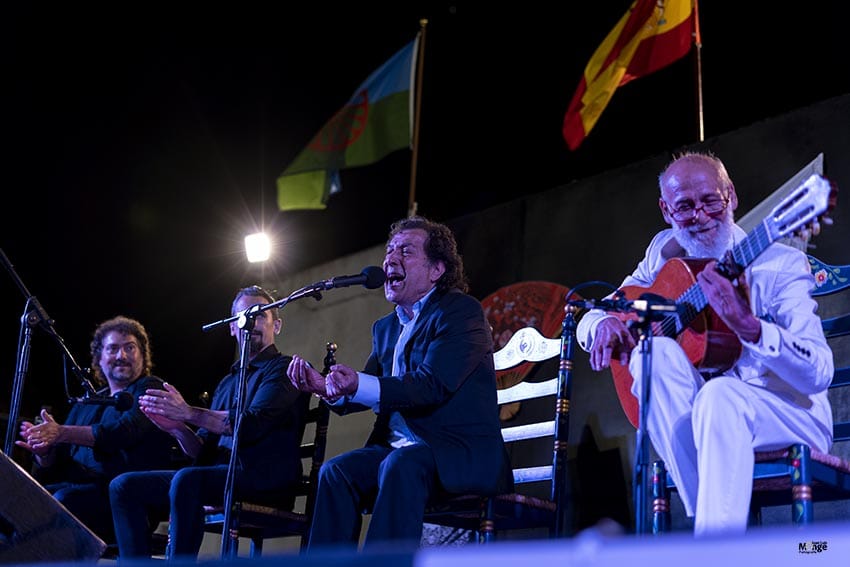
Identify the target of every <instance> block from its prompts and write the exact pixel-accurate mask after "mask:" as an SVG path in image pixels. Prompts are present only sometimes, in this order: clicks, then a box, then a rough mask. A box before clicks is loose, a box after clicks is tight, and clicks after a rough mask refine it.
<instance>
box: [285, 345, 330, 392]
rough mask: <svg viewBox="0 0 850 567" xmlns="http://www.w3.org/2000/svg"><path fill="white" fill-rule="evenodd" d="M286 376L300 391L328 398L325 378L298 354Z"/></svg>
mask: <svg viewBox="0 0 850 567" xmlns="http://www.w3.org/2000/svg"><path fill="white" fill-rule="evenodd" d="M286 375H287V376H289V381H290V382H292V385H293V386H294V387H295V388H297V389H298V390H301V391H302V392H307V393H309V394H316V395H317V396H319V397H321V398H325V397H328V392H327V390H326V388H325V377H324V376H322V374H321V372H319V371H318V370H316V369H315V368H313V366H312V365H311V364H310V363H309V362H307V361H306V360H304V359H303V358H301V357H300V356H298V355H297V354H296V355H293V357H292V362H290V363H289V368H287V369H286Z"/></svg>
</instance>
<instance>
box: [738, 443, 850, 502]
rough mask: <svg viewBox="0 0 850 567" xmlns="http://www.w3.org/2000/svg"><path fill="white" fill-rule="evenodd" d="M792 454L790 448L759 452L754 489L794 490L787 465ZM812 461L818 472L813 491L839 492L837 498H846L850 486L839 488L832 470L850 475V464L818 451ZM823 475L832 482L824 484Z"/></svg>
mask: <svg viewBox="0 0 850 567" xmlns="http://www.w3.org/2000/svg"><path fill="white" fill-rule="evenodd" d="M789 454H790V450H789V449H778V450H776V451H756V453H755V462H756V469H755V477H754V479H753V490H755V491H774V490H788V489H790V488H791V476H790V475H789V474H788V466H789V465H788V464H787V460H788V459H789ZM810 458H811V465H812V467H813V468H814V469H815V470H813V471H812V473H813V474H812V478H813V483H812V485H813V489H814V490H819V491H820V492H829V493H832V492H835V493H836V496H839V495H841V494H842V492H843V493H844V494H845V496H846V491H847V490H850V486H844V487H843V488H842V487H841V486H840V485H839V486H838V487H836V486H835V484H836V479H835V478H833V474H832V473H831V472H830V471H834V472H836V473H839V474H850V461H848V460H846V459H842V458H841V457H838V456H836V455H831V454H829V453H821V452H820V451H816V450H814V449H812V450H811V453H810ZM771 465H774V466H771ZM823 475H827V477H828V478H829V481H830V482H829V483H827V484H824V483H823V482H822V481H821V480H820V479H821V478H823Z"/></svg>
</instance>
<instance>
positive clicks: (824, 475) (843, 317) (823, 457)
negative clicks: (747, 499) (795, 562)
mask: <svg viewBox="0 0 850 567" xmlns="http://www.w3.org/2000/svg"><path fill="white" fill-rule="evenodd" d="M809 264H810V265H811V268H812V273H813V274H814V276H815V281H816V284H817V287H816V288H815V290H813V291H812V296H814V297H816V298H817V299H818V303H819V304H820V305H821V310H823V308H824V307H826V308H831V309H830V311H832V312H837V313H838V314H837V315H834V316H833V315H830V316H828V317H827V318H824V319H823V320H822V323H823V330H824V334H825V335H826V338H827V340H828V341H829V343H830V346H832V348H833V351H834V353H835V360H836V369H835V374H834V375H833V378H832V384H831V385H830V400H831V402H832V406H833V407H832V410H833V415H834V416H835V421H834V424H833V440H834V442H835V443H840V442H843V441H850V420H848V408H850V387H847V386H850V366H848V357H847V356H846V354H845V355H844V356H843V359H842V358H841V355H842V350H841V345H843V348H844V352H845V353H846V352H847V345H848V344H850V342H847V340H846V339H839V337H848V336H850V311H848V309H847V305H848V301H847V298H846V297H844V296H845V295H846V293H842V294H840V295H839V292H848V291H850V265H846V266H831V265H829V264H824V263H823V262H821V261H820V260H818V259H817V258H815V257H813V256H811V255H810V256H809ZM836 299H838V301H835V300H836ZM833 303H834V304H835V305H832V304H833ZM842 360H843V363H842V362H841V361H842ZM848 445H850V444H848ZM837 448H838V447H835V448H834V449H833V454H828V453H821V452H819V451H816V450H814V449H811V448H810V447H809V446H808V445H805V444H802V443H797V444H794V445H791V446H790V447H788V448H787V449H782V450H779V451H765V452H760V451H757V452H756V454H755V460H756V462H755V467H754V471H753V474H754V476H753V495H752V500H751V504H750V523H751V524H755V525H758V524H760V523H761V516H762V509H763V508H764V507H766V506H777V505H784V504H791V520H792V522H793V523H794V524H809V523H811V522H812V521H813V520H814V510H813V503H814V502H815V501H832V500H844V499H850V460H848V459H847V458H842V457H840V456H838V455H837V454H835V453H837V451H836V449H837ZM655 466H656V467H657V468H656V469H655V473H656V474H654V475H653V497H654V501H653V506H652V510H653V531H655V532H660V531H667V530H668V529H669V525H670V517H669V514H670V512H669V504H668V502H669V498H668V491H669V490H673V489H675V486H674V485H673V483H672V482H671V481H669V480H667V478H666V473H665V471H664V469H663V463H662V462H660V461H659V462H657V463H656V464H655Z"/></svg>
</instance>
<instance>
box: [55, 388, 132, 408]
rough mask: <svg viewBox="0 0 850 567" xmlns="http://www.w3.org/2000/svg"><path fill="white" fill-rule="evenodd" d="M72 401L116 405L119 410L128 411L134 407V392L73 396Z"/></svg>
mask: <svg viewBox="0 0 850 567" xmlns="http://www.w3.org/2000/svg"><path fill="white" fill-rule="evenodd" d="M71 401H73V402H75V403H78V404H83V405H89V406H114V407H115V409H116V410H118V411H127V410H128V409H130V408H131V407H133V401H134V400H133V394H131V393H130V392H118V393H117V394H115V395H112V396H96V395H95V396H89V395H85V396H83V397H82V398H71Z"/></svg>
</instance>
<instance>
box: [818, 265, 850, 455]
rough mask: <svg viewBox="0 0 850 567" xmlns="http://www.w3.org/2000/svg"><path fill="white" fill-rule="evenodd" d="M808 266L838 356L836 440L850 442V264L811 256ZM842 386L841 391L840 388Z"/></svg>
mask: <svg viewBox="0 0 850 567" xmlns="http://www.w3.org/2000/svg"><path fill="white" fill-rule="evenodd" d="M809 265H810V266H811V268H812V274H814V276H815V285H816V287H815V289H814V290H813V291H812V296H813V297H814V298H815V299H817V300H818V303H819V304H820V309H821V310H825V311H826V313H825V316H824V317H823V318H822V324H823V332H824V335H826V338H827V340H828V341H829V343H830V346H831V347H832V349H833V353H834V355H835V363H836V364H835V374H834V375H833V377H832V384H831V385H830V388H831V389H832V391H831V392H830V399H831V400H832V403H833V413H834V414H835V417H836V420H835V422H834V424H833V428H834V429H833V438H834V440H835V441H850V416H849V415H848V414H850V412H848V411H847V410H846V409H841V408H850V387H848V386H850V338H843V339H842V338H841V337H850V307H848V305H850V299H848V297H847V296H848V295H850V265H844V266H832V265H830V264H825V263H824V262H821V261H820V260H819V259H818V258H815V257H814V256H812V255H809ZM838 389H841V391H838Z"/></svg>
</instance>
